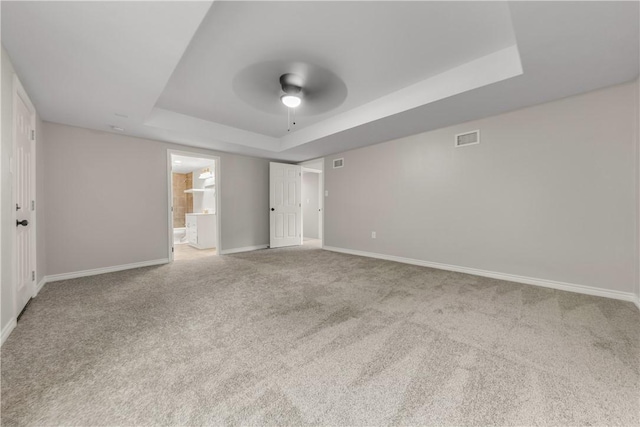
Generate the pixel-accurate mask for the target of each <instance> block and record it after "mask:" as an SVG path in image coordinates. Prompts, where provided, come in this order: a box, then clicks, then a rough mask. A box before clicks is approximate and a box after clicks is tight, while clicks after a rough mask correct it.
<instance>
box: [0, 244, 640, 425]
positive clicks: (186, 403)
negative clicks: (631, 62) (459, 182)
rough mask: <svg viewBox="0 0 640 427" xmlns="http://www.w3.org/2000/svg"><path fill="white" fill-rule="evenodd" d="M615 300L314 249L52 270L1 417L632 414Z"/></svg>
mask: <svg viewBox="0 0 640 427" xmlns="http://www.w3.org/2000/svg"><path fill="white" fill-rule="evenodd" d="M639 333H640V312H638V310H637V308H636V307H635V306H634V305H633V304H631V303H627V302H621V301H615V300H610V299H605V298H598V297H590V296H585V295H580V294H574V293H568V292H561V291H555V290H550V289H545V288H538V287H534V286H528V285H519V284H515V283H508V282H502V281H498V280H492V279H486V278H481V277H475V276H469V275H465V274H459V273H451V272H445V271H439V270H432V269H428V268H422V267H416V266H410V265H404V264H398V263H394V262H387V261H380V260H374V259H368V258H361V257H356V256H350V255H343V254H337V253H332V252H327V251H323V250H320V249H318V248H314V247H300V248H290V249H273V250H262V251H256V252H252V253H244V254H236V255H227V256H218V257H210V258H207V259H206V260H204V259H195V260H186V261H182V262H175V263H173V264H172V265H164V266H160V267H148V268H141V269H137V270H129V271H122V272H117V273H111V274H105V275H101V276H94V277H88V278H81V279H74V280H67V281H63V282H57V283H50V284H48V285H46V286H45V287H44V289H43V290H42V291H41V293H40V295H39V296H38V297H37V298H36V299H34V300H33V302H32V304H31V305H30V307H29V309H28V311H27V312H26V314H25V315H24V316H23V318H22V320H21V322H20V323H19V325H18V327H17V328H16V329H15V331H14V332H13V334H12V335H11V336H10V337H9V339H8V340H7V341H6V343H5V345H4V346H3V347H2V424H3V425H6V426H12V425H61V424H63V425H159V424H162V425H167V424H171V425H193V424H226V425H286V426H293V425H306V424H314V425H323V426H325V425H331V426H338V425H340V426H342V425H388V424H394V425H607V426H610V425H625V426H631V425H639V424H640V420H639V398H640V388H639V380H638V378H639V372H638V371H639V366H640V356H639V355H640V343H639V341H640V337H639Z"/></svg>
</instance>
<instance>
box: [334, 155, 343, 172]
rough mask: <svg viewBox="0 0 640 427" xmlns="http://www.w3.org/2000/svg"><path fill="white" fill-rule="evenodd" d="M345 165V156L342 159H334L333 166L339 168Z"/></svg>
mask: <svg viewBox="0 0 640 427" xmlns="http://www.w3.org/2000/svg"><path fill="white" fill-rule="evenodd" d="M343 166H344V158H342V159H333V168H334V169H338V168H341V167H343Z"/></svg>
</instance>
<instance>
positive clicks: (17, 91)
mask: <svg viewBox="0 0 640 427" xmlns="http://www.w3.org/2000/svg"><path fill="white" fill-rule="evenodd" d="M12 95H13V106H12V108H13V111H12V116H13V117H12V124H11V125H12V129H11V138H12V146H11V150H12V153H11V158H10V160H9V164H10V172H11V180H12V182H11V212H12V214H11V225H12V227H11V242H12V245H13V246H12V250H11V269H12V274H11V280H12V282H13V284H12V290H13V317H14V318H17V316H18V315H19V314H20V313H19V312H18V292H17V291H18V290H17V286H18V266H17V265H15V263H16V259H17V257H16V248H17V246H18V245H17V244H16V243H17V242H16V239H17V237H18V233H17V229H16V227H14V226H13V224H14V223H15V221H16V220H17V219H18V213H17V211H16V210H15V206H16V194H17V188H16V186H17V184H18V180H17V179H16V175H15V174H16V171H17V165H16V163H15V162H16V152H17V148H18V141H17V126H18V122H17V117H18V116H17V114H16V111H17V110H18V100H19V99H21V100H22V102H24V104H25V106H26V107H27V109H28V110H29V113H30V114H31V123H30V126H31V129H32V131H33V138H31V154H32V155H31V194H32V196H33V199H32V200H33V203H34V208H33V209H32V210H31V224H30V225H31V226H32V228H31V238H30V239H29V257H30V259H31V263H32V265H31V268H32V271H33V275H34V278H33V279H32V280H31V284H30V287H31V292H30V293H31V295H32V298H33V297H35V296H36V292H37V287H36V279H37V277H38V267H37V266H38V262H37V251H36V242H37V239H36V233H37V230H38V223H37V220H36V218H37V214H36V212H37V208H38V203H37V200H36V156H37V153H36V139H37V138H38V133H37V132H36V115H37V112H36V108H35V107H34V105H33V103H32V102H31V99H30V98H29V95H28V94H27V91H26V90H25V89H24V87H23V86H22V83H21V82H20V79H19V78H18V75H17V74H14V75H13V91H12ZM27 209H31V206H27Z"/></svg>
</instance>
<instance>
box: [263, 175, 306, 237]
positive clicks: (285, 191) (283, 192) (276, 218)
mask: <svg viewBox="0 0 640 427" xmlns="http://www.w3.org/2000/svg"><path fill="white" fill-rule="evenodd" d="M269 203H270V205H271V206H270V209H271V210H270V212H269V215H270V222H269V223H270V229H271V239H270V246H271V247H272V248H279V247H282V246H295V245H301V244H302V169H301V167H300V166H297V165H288V164H284V163H275V162H271V163H270V165H269Z"/></svg>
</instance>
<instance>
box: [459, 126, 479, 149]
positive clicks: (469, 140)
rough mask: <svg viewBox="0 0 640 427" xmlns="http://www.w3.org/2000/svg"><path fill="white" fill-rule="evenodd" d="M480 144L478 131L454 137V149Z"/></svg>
mask: <svg viewBox="0 0 640 427" xmlns="http://www.w3.org/2000/svg"><path fill="white" fill-rule="evenodd" d="M474 144H480V131H479V130H474V131H471V132H465V133H459V134H457V135H456V147H466V146H467V145H474Z"/></svg>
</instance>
